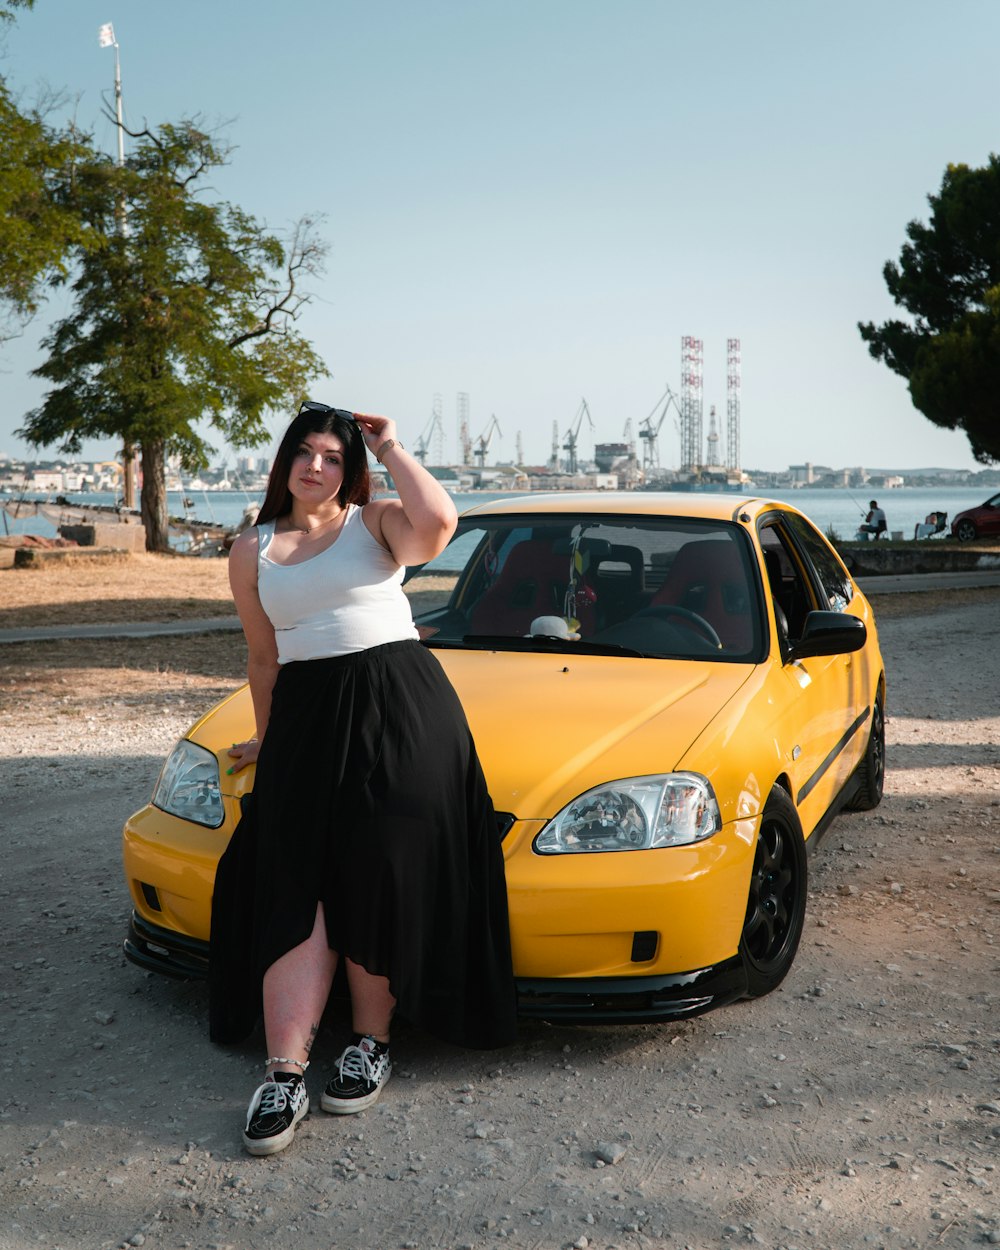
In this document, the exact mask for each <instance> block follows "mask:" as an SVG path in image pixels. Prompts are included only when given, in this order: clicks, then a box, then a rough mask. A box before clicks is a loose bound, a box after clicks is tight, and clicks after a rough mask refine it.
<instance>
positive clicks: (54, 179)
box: [0, 10, 94, 342]
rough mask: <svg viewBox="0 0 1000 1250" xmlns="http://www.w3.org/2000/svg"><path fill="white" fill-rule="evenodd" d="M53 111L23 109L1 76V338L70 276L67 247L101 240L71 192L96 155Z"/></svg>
mask: <svg viewBox="0 0 1000 1250" xmlns="http://www.w3.org/2000/svg"><path fill="white" fill-rule="evenodd" d="M0 16H2V10H0ZM54 106H55V102H54V101H53V102H51V107H54ZM47 111H48V107H47V106H44V105H43V106H40V107H38V108H35V109H30V110H22V108H20V107H19V106H18V104H17V103H16V102H15V100H14V99H13V97H12V96H11V93H10V91H9V89H8V87H7V84H6V82H4V80H3V79H2V78H0V302H2V303H3V305H4V307H5V310H7V312H8V317H7V320H6V321H5V322H4V323H2V324H0V342H2V341H3V340H5V339H8V338H11V337H13V336H14V335H15V334H16V333H18V331H19V329H20V327H21V326H22V325H23V324H24V323H25V322H26V321H28V320H29V319H30V318H31V317H32V316H33V315H34V313H35V312H36V311H37V310H38V307H39V304H40V303H41V300H42V298H43V296H44V293H45V290H46V288H47V287H48V286H50V285H51V284H52V283H53V282H58V281H60V280H62V279H63V278H64V277H65V275H66V272H67V269H66V266H67V257H68V255H69V254H70V253H71V252H72V251H74V250H76V249H80V248H86V247H88V246H90V245H91V243H92V242H94V240H93V238H92V236H91V232H90V231H89V230H88V228H87V226H86V225H85V223H83V222H82V221H81V220H80V218H79V215H78V214H77V212H76V211H75V209H74V208H73V206H72V203H71V197H70V195H69V194H68V193H69V190H70V188H71V187H72V185H73V178H74V170H75V168H76V166H77V165H78V164H79V163H80V162H81V161H83V160H87V159H90V158H91V157H92V152H91V150H90V146H89V144H88V143H87V141H86V139H85V138H84V137H83V136H80V135H77V134H75V133H74V132H73V131H71V130H64V131H60V130H56V129H54V128H52V127H51V126H49V125H48V123H47V121H46V113H47Z"/></svg>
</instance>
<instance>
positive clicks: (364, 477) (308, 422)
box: [257, 404, 372, 525]
mask: <svg viewBox="0 0 1000 1250" xmlns="http://www.w3.org/2000/svg"><path fill="white" fill-rule="evenodd" d="M307 434H333V435H335V436H336V437H337V438H339V439H340V441H341V443H342V444H343V447H344V481H343V484H342V485H341V488H340V491H339V492H338V494H337V502H338V503H339V504H340V506H341V507H342V508H346V507H347V505H348V504H349V503H356V504H366V503H368V501H369V500H370V499H371V497H372V479H371V474H370V473H369V472H368V451H367V448H366V447H365V440H364V438H362V436H361V430H360V428H359V426H358V423H357V421H355V420H354V414H353V413H350V412H347V411H346V410H345V409H343V408H328V407H327V406H326V405H325V404H308V405H307V404H303V405H302V407H301V408H300V409H299V412H298V416H296V417H295V419H294V420H293V421H292V423H291V425H290V426H289V427H288V429H287V430H286V431H285V436H284V438H282V440H281V445H280V446H279V447H278V450H277V452H276V453H275V457H274V464H272V465H271V475H270V477H269V478H268V479H267V492H266V493H265V495H264V502H263V503H262V504H261V506H260V512H259V513H258V514H257V524H258V525H262V524H263V523H264V522H265V521H273V520H275V519H276V518H277V517H283V516H287V515H288V514H289V512H291V510H292V492H291V491H290V490H289V489H288V478H289V475H290V474H291V471H292V461H293V459H294V458H295V453H296V452H297V451H298V449H299V447H300V446H301V445H302V442H303V440H304V439H305V437H306V435H307Z"/></svg>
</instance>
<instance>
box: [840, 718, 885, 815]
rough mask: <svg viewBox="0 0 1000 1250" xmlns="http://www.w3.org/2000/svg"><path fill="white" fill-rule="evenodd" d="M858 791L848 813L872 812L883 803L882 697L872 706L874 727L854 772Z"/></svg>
mask: <svg viewBox="0 0 1000 1250" xmlns="http://www.w3.org/2000/svg"><path fill="white" fill-rule="evenodd" d="M854 780H855V782H856V784H857V790H856V791H855V793H854V795H853V796H852V798H851V800H850V802H849V803H848V804H847V809H848V811H851V812H870V811H872V809H873V808H876V807H878V805H879V804H880V803H881V802H882V791H883V788H884V786H885V715H884V714H883V711H882V696H881V695H877V696H876V698H875V703H874V704H873V706H872V727H871V732H870V733H869V735H868V745H867V746H866V747H865V754H864V757H863V758H862V760H861V763H860V764H859V765H858V766H857V768H856V769H855V772H854Z"/></svg>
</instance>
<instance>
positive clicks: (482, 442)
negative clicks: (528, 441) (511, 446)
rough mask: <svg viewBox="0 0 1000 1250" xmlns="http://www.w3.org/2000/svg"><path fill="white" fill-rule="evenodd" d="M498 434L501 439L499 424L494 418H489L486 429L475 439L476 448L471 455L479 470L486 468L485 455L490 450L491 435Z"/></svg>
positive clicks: (501, 431)
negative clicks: (474, 458)
mask: <svg viewBox="0 0 1000 1250" xmlns="http://www.w3.org/2000/svg"><path fill="white" fill-rule="evenodd" d="M494 434H499V435H500V437H501V438H503V430H501V429H500V422H499V421H498V420H497V419H496V416H495V415H494V416H492V417H491V418H490V423H489V425H488V426H487V427H486V429H485V430H484V431H483V432H482V434H480V435H479V437H478V438H477V439H476V447H475V451H474V452H473V455H474V456H475V457H476V463H477V464H478V465H479V467H480V468H481V469H483V468H485V467H486V453H487V452H488V451H489V449H490V443H492V442H493V435H494Z"/></svg>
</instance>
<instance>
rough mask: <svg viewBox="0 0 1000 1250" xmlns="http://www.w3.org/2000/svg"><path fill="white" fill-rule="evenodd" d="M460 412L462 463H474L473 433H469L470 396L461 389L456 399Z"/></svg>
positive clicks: (459, 441)
mask: <svg viewBox="0 0 1000 1250" xmlns="http://www.w3.org/2000/svg"><path fill="white" fill-rule="evenodd" d="M455 410H456V412H457V414H458V455H459V462H460V463H461V464H472V435H471V434H470V433H469V396H468V394H467V393H466V392H465V391H459V392H458V397H457V399H456V400H455Z"/></svg>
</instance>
